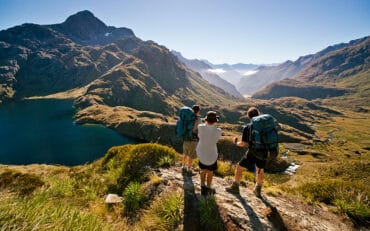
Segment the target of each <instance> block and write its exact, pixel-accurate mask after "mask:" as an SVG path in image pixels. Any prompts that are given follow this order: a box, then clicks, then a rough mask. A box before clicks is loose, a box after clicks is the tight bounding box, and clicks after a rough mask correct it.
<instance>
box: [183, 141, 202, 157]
mask: <svg viewBox="0 0 370 231" xmlns="http://www.w3.org/2000/svg"><path fill="white" fill-rule="evenodd" d="M197 144H198V141H194V140H189V141H187V140H186V141H184V143H183V144H182V150H183V153H184V154H185V155H187V156H189V157H190V158H192V159H194V158H196V157H197V152H196V151H195V149H196V147H197Z"/></svg>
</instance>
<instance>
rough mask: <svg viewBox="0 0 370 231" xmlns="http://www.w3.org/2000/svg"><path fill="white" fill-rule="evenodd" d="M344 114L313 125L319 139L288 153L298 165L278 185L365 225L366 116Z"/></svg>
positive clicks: (369, 166) (369, 163)
mask: <svg viewBox="0 0 370 231" xmlns="http://www.w3.org/2000/svg"><path fill="white" fill-rule="evenodd" d="M348 109H350V108H348ZM345 115H346V116H342V117H334V118H332V120H325V121H322V123H319V124H318V125H317V136H318V138H319V139H320V140H321V142H317V143H316V144H314V145H313V146H310V147H307V149H306V150H305V151H292V152H290V153H289V155H288V156H289V158H290V159H291V160H292V161H294V162H296V163H299V164H301V165H302V166H301V168H300V169H299V170H298V172H297V174H296V176H295V177H294V179H292V180H289V181H287V182H285V183H284V184H282V185H281V188H282V189H283V190H285V191H286V192H289V193H292V194H294V195H298V196H299V197H301V198H303V199H304V200H305V201H307V202H308V203H324V204H327V205H329V206H334V207H333V208H335V209H334V211H336V212H337V213H342V214H346V215H347V216H349V217H350V218H351V219H352V220H353V221H354V223H355V224H357V225H365V226H368V225H369V224H370V201H369V199H368V198H369V195H370V186H369V185H370V184H369V182H370V177H369V172H370V155H369V154H370V153H369V149H368V147H369V143H368V140H369V137H370V133H369V129H370V120H369V118H368V117H365V116H364V114H361V113H354V112H351V111H348V112H346V113H345Z"/></svg>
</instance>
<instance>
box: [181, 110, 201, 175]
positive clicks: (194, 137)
mask: <svg viewBox="0 0 370 231" xmlns="http://www.w3.org/2000/svg"><path fill="white" fill-rule="evenodd" d="M192 109H193V111H194V115H195V118H194V122H193V123H194V124H193V127H192V132H191V137H186V136H184V137H183V139H184V141H183V145H182V148H183V157H182V171H183V173H186V174H188V175H190V176H194V175H196V173H195V172H194V171H193V170H192V167H193V159H194V158H196V157H197V154H196V151H195V148H196V147H197V144H198V140H199V138H198V125H199V124H200V107H199V106H198V105H194V106H193V107H192Z"/></svg>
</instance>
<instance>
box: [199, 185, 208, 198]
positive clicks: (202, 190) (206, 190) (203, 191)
mask: <svg viewBox="0 0 370 231" xmlns="http://www.w3.org/2000/svg"><path fill="white" fill-rule="evenodd" d="M200 194H201V195H202V196H206V195H207V194H208V188H207V186H205V185H203V186H201V187H200Z"/></svg>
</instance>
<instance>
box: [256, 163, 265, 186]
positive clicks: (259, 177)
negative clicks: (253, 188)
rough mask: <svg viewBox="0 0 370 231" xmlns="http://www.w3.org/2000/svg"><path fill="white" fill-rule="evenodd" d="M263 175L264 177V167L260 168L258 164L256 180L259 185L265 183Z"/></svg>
mask: <svg viewBox="0 0 370 231" xmlns="http://www.w3.org/2000/svg"><path fill="white" fill-rule="evenodd" d="M263 177H264V170H263V168H258V167H257V166H256V181H257V184H258V185H261V186H262V184H263Z"/></svg>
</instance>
